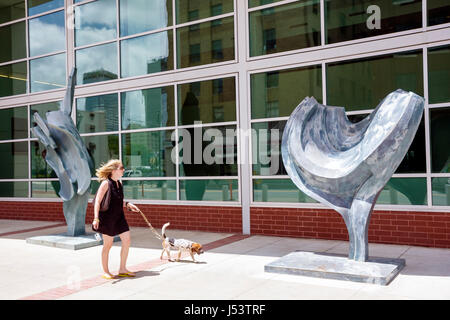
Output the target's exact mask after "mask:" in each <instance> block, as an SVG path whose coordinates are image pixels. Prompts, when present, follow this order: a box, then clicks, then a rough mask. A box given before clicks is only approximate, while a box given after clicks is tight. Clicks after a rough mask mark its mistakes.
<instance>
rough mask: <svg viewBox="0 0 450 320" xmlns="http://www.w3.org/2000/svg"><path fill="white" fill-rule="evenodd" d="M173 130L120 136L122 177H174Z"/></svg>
mask: <svg viewBox="0 0 450 320" xmlns="http://www.w3.org/2000/svg"><path fill="white" fill-rule="evenodd" d="M172 132H173V130H162V131H150V132H136V133H126V134H123V135H122V159H123V164H124V166H125V173H124V177H174V176H175V163H174V162H173V161H172V158H171V156H172V149H173V148H174V145H175V144H174V143H173V142H172V140H171V136H172Z"/></svg>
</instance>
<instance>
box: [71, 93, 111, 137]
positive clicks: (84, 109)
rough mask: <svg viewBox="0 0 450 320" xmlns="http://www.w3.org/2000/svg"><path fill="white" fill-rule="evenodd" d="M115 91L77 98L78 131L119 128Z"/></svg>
mask: <svg viewBox="0 0 450 320" xmlns="http://www.w3.org/2000/svg"><path fill="white" fill-rule="evenodd" d="M118 114H119V101H118V95H117V93H112V94H105V95H101V96H94V97H87V98H79V99H77V129H78V131H79V132H80V133H90V132H105V131H117V130H119V115H118Z"/></svg>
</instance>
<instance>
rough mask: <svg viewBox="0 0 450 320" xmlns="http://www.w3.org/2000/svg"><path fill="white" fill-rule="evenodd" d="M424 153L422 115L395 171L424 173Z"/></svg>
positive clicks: (423, 117)
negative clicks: (406, 150) (412, 138)
mask: <svg viewBox="0 0 450 320" xmlns="http://www.w3.org/2000/svg"><path fill="white" fill-rule="evenodd" d="M425 153H426V152H425V116H422V120H421V121H420V124H419V128H417V132H416V135H415V137H414V140H413V141H412V143H411V145H410V146H409V149H408V152H407V153H406V155H405V157H404V158H403V160H402V162H401V163H400V165H399V166H398V168H397V170H396V171H395V173H425V172H426V155H425Z"/></svg>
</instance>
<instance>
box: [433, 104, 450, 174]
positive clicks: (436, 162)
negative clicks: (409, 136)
mask: <svg viewBox="0 0 450 320" xmlns="http://www.w3.org/2000/svg"><path fill="white" fill-rule="evenodd" d="M430 137H431V142H430V147H431V172H436V173H449V172H450V147H449V146H450V108H449V107H447V108H436V109H430Z"/></svg>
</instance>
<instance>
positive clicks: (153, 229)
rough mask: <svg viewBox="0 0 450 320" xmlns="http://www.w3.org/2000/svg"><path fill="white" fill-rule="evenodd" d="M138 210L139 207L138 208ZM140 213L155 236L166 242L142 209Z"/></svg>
mask: <svg viewBox="0 0 450 320" xmlns="http://www.w3.org/2000/svg"><path fill="white" fill-rule="evenodd" d="M136 208H137V207H136ZM138 210H139V213H140V214H141V216H142V218H144V220H145V222H147V224H148V226H149V227H150V230H151V231H152V232H153V233H154V234H155V236H156V237H157V238H158V239H159V240H161V241H162V240H164V239H163V238H162V237H161V236H160V235H159V234H158V232H157V231H156V230H155V228H153V226H152V224H151V223H150V222H149V221H148V220H147V218H146V217H145V215H144V214H143V213H142V211H141V209H139V208H138Z"/></svg>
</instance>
